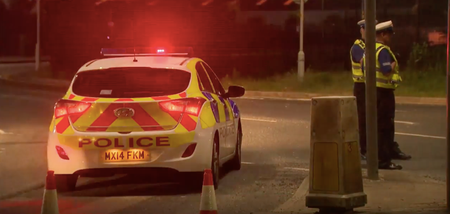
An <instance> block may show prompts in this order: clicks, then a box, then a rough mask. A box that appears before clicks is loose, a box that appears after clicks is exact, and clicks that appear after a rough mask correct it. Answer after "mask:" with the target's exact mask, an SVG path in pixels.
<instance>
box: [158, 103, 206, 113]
mask: <svg viewBox="0 0 450 214" xmlns="http://www.w3.org/2000/svg"><path fill="white" fill-rule="evenodd" d="M203 103H205V99H201V98H187V99H180V100H173V101H172V100H170V101H162V102H160V103H159V106H160V108H161V109H162V110H163V111H165V112H167V113H180V114H181V113H186V114H190V115H193V116H196V117H198V115H199V114H200V110H201V108H202V106H203Z"/></svg>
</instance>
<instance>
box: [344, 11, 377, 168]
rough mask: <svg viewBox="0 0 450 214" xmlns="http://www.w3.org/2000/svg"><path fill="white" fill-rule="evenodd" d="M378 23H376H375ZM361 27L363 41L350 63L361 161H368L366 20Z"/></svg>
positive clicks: (353, 51) (354, 48)
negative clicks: (365, 59)
mask: <svg viewBox="0 0 450 214" xmlns="http://www.w3.org/2000/svg"><path fill="white" fill-rule="evenodd" d="M375 22H376V21H375ZM357 24H358V25H359V27H360V30H359V32H360V33H361V39H357V40H356V41H355V42H354V43H353V46H352V47H351V49H350V62H351V63H352V76H353V82H354V85H353V96H355V97H356V106H357V111H358V125H359V144H360V149H361V159H362V160H366V151H367V150H366V148H367V146H366V84H365V81H364V74H363V70H362V67H361V63H362V60H363V57H364V50H365V38H366V37H365V24H366V22H365V20H361V21H359V22H358V23H357Z"/></svg>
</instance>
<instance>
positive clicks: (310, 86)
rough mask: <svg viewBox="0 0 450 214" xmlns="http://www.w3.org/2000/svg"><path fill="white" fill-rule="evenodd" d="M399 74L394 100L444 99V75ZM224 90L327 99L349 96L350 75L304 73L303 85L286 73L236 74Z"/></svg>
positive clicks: (227, 78) (291, 74) (292, 74)
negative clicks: (324, 96)
mask: <svg viewBox="0 0 450 214" xmlns="http://www.w3.org/2000/svg"><path fill="white" fill-rule="evenodd" d="M436 73H438V72H431V71H430V72H416V71H405V72H402V73H401V75H402V79H403V82H402V83H401V85H400V86H399V87H398V88H397V90H396V95H397V96H414V97H445V95H446V77H445V75H443V72H439V75H437V74H436ZM222 83H223V84H224V87H228V86H229V85H241V86H244V87H245V88H246V89H247V90H249V91H284V92H302V93H317V94H327V95H351V94H352V93H353V92H352V90H353V80H352V78H351V73H350V72H338V71H336V72H314V71H312V72H307V73H305V78H304V81H303V82H302V83H300V82H298V80H297V74H296V73H294V72H288V73H285V74H283V75H277V76H273V77H270V78H264V79H254V78H241V77H239V75H236V73H235V74H234V75H233V76H232V77H230V76H226V77H225V78H223V79H222Z"/></svg>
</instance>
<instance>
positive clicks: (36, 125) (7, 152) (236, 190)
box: [0, 86, 446, 214]
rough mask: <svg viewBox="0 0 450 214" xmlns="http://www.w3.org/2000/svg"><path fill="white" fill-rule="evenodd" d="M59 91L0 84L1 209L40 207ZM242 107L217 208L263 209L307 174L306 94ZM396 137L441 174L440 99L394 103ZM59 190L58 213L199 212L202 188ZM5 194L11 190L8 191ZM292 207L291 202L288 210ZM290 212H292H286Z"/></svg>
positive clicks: (429, 171) (101, 185)
mask: <svg viewBox="0 0 450 214" xmlns="http://www.w3.org/2000/svg"><path fill="white" fill-rule="evenodd" d="M61 96H62V93H56V92H47V91H36V90H33V91H31V90H27V89H18V88H15V87H5V86H0V104H1V105H0V130H1V131H0V197H1V198H0V199H1V201H0V213H2V214H9V213H11V214H12V213H20V214H27V213H39V212H40V205H41V201H42V194H43V184H44V180H45V174H46V170H47V169H46V154H45V153H46V151H45V143H46V137H47V135H46V133H47V130H48V126H49V123H50V119H51V114H52V107H53V104H54V102H55V101H56V100H57V99H58V98H59V97H61ZM236 102H237V103H238V104H239V106H240V108H241V112H242V114H243V116H242V117H243V129H244V142H243V148H242V150H243V151H242V152H243V162H244V163H243V164H244V165H243V167H242V169H241V170H240V171H229V170H226V169H225V170H224V171H225V173H224V175H223V178H222V179H221V186H220V187H219V189H218V190H216V198H217V205H218V209H219V212H220V213H230V214H231V213H267V212H271V211H272V210H275V209H276V208H277V207H279V206H281V205H282V204H283V203H284V202H286V201H287V200H288V199H289V198H290V197H292V195H293V194H294V193H295V191H296V190H297V188H298V187H299V185H300V183H301V182H302V180H303V179H304V178H305V177H306V176H307V173H308V172H307V171H308V166H309V119H310V102H299V101H275V100H242V99H240V100H237V101H236ZM397 108H398V111H397V118H396V120H397V123H396V131H397V132H398V134H397V135H396V139H397V140H398V142H399V144H400V145H401V148H402V149H403V150H404V151H405V152H406V153H409V154H411V155H412V156H413V159H412V160H409V161H398V162H400V163H401V164H403V166H404V170H408V171H413V172H415V173H417V174H421V175H428V176H430V177H433V178H435V179H438V180H444V179H445V167H446V165H445V158H446V156H445V155H446V154H445V151H446V145H445V142H446V141H445V138H444V137H445V127H446V124H445V117H446V114H445V107H433V106H413V105H398V106H397ZM77 187H78V189H77V190H76V191H75V192H73V193H66V194H59V195H58V197H59V207H60V213H102V214H106V213H114V214H122V213H123V214H128V213H160V214H165V213H171V214H177V213H180V214H181V213H183V214H185V213H196V212H197V213H198V211H199V206H200V193H199V192H191V191H189V190H188V189H186V188H184V187H182V186H179V185H177V184H173V183H167V182H164V179H159V180H155V179H153V178H148V177H140V178H135V177H134V178H132V177H114V178H97V179H87V178H82V179H81V180H80V181H79V183H78V185H77ZM7 196H9V197H7ZM287 211H290V210H287ZM289 213H290V212H289Z"/></svg>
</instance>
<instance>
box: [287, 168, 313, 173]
mask: <svg viewBox="0 0 450 214" xmlns="http://www.w3.org/2000/svg"><path fill="white" fill-rule="evenodd" d="M284 169H290V170H296V171H304V172H309V169H307V168H298V167H284Z"/></svg>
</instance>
